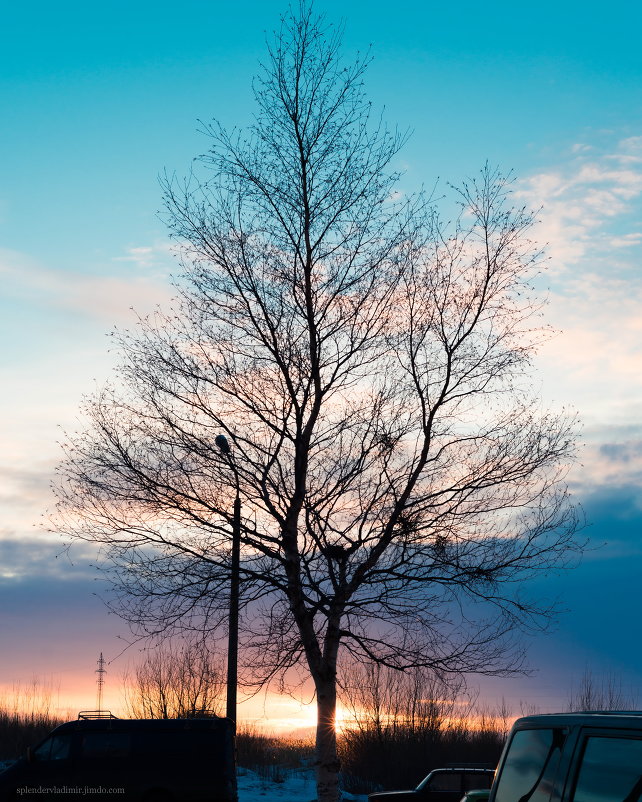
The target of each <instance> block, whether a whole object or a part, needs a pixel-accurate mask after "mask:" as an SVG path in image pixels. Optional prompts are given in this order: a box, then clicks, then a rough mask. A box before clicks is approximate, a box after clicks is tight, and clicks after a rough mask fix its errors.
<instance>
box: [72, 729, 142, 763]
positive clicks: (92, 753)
mask: <svg viewBox="0 0 642 802" xmlns="http://www.w3.org/2000/svg"><path fill="white" fill-rule="evenodd" d="M131 740H132V739H131V735H130V734H129V733H127V732H91V733H87V734H86V735H83V739H82V756H83V757H84V758H102V759H110V758H124V757H129V755H130V752H131Z"/></svg>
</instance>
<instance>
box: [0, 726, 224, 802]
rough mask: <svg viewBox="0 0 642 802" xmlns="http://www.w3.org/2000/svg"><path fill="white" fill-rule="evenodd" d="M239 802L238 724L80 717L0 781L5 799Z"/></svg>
mask: <svg viewBox="0 0 642 802" xmlns="http://www.w3.org/2000/svg"><path fill="white" fill-rule="evenodd" d="M53 795H55V796H57V797H60V798H63V797H64V798H65V799H78V800H80V799H81V798H82V799H86V798H87V797H88V796H94V797H97V798H100V799H119V800H126V802H161V800H162V802H196V801H197V800H203V802H205V800H207V802H235V800H236V771H235V746H234V724H233V722H232V721H230V720H229V719H227V718H219V717H218V716H208V717H206V718H185V719H120V718H116V717H115V716H112V715H111V714H104V713H100V714H99V715H95V714H83V713H81V714H79V717H78V720H77V721H69V722H66V723H65V724H61V725H60V726H59V727H56V729H55V730H53V731H52V732H51V733H50V734H49V735H48V736H47V737H46V738H45V739H44V741H42V742H41V743H40V744H38V745H37V746H36V747H35V748H33V749H29V750H28V751H27V755H26V757H25V758H23V759H21V760H19V761H17V762H16V763H14V764H13V765H12V766H9V767H8V768H7V769H6V770H5V771H4V772H2V774H0V800H2V802H4V801H5V800H14V799H15V800H18V799H20V800H22V799H34V800H35V799H37V800H40V802H42V800H43V799H44V798H45V797H47V798H50V797H51V796H53Z"/></svg>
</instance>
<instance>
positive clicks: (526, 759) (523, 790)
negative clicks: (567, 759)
mask: <svg viewBox="0 0 642 802" xmlns="http://www.w3.org/2000/svg"><path fill="white" fill-rule="evenodd" d="M563 744H564V733H563V731H562V730H561V729H533V730H517V732H516V733H515V734H514V735H513V738H512V740H511V742H510V745H509V747H508V752H507V755H506V760H505V762H504V767H503V769H502V772H501V774H500V775H499V778H498V783H497V790H496V791H495V802H518V801H519V802H548V800H549V798H550V795H551V791H552V790H553V783H554V782H555V775H556V774H557V767H558V764H559V761H560V756H561V754H562V746H563ZM578 802H580V801H579V798H578Z"/></svg>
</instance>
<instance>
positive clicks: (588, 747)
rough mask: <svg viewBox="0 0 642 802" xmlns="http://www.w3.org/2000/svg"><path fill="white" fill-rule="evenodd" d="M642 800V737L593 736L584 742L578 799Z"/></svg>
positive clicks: (591, 801) (601, 801) (590, 801)
mask: <svg viewBox="0 0 642 802" xmlns="http://www.w3.org/2000/svg"><path fill="white" fill-rule="evenodd" d="M613 799H617V800H622V802H638V800H642V740H641V739H638V738H625V737H610V736H594V735H592V736H589V737H588V738H587V739H586V741H585V745H584V752H583V755H582V763H581V765H580V769H579V773H578V776H577V782H576V784H575V791H574V793H573V800H574V802H611V800H613Z"/></svg>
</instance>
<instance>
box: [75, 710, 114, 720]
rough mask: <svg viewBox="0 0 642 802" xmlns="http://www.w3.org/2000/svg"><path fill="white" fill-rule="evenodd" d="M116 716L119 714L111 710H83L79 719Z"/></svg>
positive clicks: (111, 717) (112, 717) (79, 714)
mask: <svg viewBox="0 0 642 802" xmlns="http://www.w3.org/2000/svg"><path fill="white" fill-rule="evenodd" d="M114 718H118V716H115V715H114V714H113V713H112V712H111V710H81V711H80V713H78V721H92V720H95V719H114Z"/></svg>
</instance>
